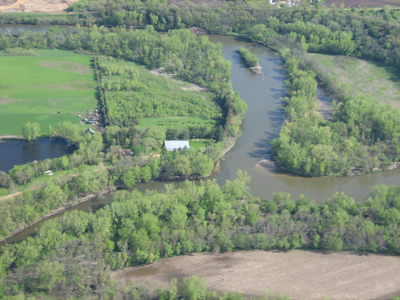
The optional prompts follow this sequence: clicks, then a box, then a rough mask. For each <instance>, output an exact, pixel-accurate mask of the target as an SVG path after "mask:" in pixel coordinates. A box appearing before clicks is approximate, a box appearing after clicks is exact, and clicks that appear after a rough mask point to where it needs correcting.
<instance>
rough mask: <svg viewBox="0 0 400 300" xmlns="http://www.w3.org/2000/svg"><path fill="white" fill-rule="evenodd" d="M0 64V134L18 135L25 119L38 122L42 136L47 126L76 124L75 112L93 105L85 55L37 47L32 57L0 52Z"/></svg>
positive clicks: (45, 132)
mask: <svg viewBox="0 0 400 300" xmlns="http://www.w3.org/2000/svg"><path fill="white" fill-rule="evenodd" d="M0 66H1V72H0V135H21V134H22V125H23V124H24V123H26V122H28V121H30V122H37V123H39V125H40V127H41V130H42V134H44V135H46V134H49V133H50V132H49V125H53V126H55V125H57V124H58V123H59V122H63V121H70V122H72V123H74V124H77V123H79V122H80V118H78V113H86V112H87V110H88V109H89V108H91V107H92V108H95V107H96V106H97V104H96V103H97V102H96V99H95V80H94V78H93V72H92V70H91V64H90V57H88V56H86V55H79V54H75V53H73V52H68V51H62V50H37V51H36V52H35V56H2V54H0ZM59 111H60V112H61V113H60V114H58V112H59Z"/></svg>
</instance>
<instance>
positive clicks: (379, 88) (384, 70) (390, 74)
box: [310, 54, 400, 108]
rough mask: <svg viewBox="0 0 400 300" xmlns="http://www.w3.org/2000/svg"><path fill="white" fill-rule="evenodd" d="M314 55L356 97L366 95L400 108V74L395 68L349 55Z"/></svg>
mask: <svg viewBox="0 0 400 300" xmlns="http://www.w3.org/2000/svg"><path fill="white" fill-rule="evenodd" d="M310 55H312V57H313V58H315V59H316V60H317V61H319V62H320V63H321V64H322V65H323V66H324V67H325V68H326V72H328V73H329V74H331V75H334V76H335V77H337V78H338V80H339V81H340V82H342V83H346V84H347V85H348V86H349V87H350V91H351V92H352V93H353V95H357V94H358V93H364V94H366V95H370V96H372V97H373V98H375V99H377V100H379V101H380V102H381V103H385V104H389V105H391V106H393V107H394V108H400V73H399V72H398V71H397V70H396V68H395V67H390V66H386V65H383V64H381V63H377V62H372V61H366V60H362V59H358V58H355V57H348V56H335V55H324V54H310Z"/></svg>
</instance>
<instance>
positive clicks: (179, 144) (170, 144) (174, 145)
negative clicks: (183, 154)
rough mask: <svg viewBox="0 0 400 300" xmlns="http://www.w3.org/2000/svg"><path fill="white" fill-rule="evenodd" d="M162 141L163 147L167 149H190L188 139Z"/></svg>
mask: <svg viewBox="0 0 400 300" xmlns="http://www.w3.org/2000/svg"><path fill="white" fill-rule="evenodd" d="M164 143H165V148H167V151H175V150H189V149H190V144H189V141H165V142H164Z"/></svg>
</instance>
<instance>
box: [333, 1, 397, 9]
mask: <svg viewBox="0 0 400 300" xmlns="http://www.w3.org/2000/svg"><path fill="white" fill-rule="evenodd" d="M342 3H344V5H346V7H348V6H350V7H359V6H361V7H363V6H366V7H383V6H385V5H390V6H400V1H399V0H378V1H377V0H325V5H326V6H330V5H332V4H336V6H337V7H339V6H340V4H342Z"/></svg>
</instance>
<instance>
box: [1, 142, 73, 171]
mask: <svg viewBox="0 0 400 300" xmlns="http://www.w3.org/2000/svg"><path fill="white" fill-rule="evenodd" d="M70 153H72V149H71V148H70V147H68V141H66V140H63V139H49V138H44V139H39V140H37V141H35V142H30V143H28V142H26V141H20V140H4V141H0V171H5V172H7V171H9V170H11V169H12V168H13V167H14V165H22V164H26V163H29V162H32V161H34V160H44V159H46V158H57V157H61V156H63V155H67V154H70Z"/></svg>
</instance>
